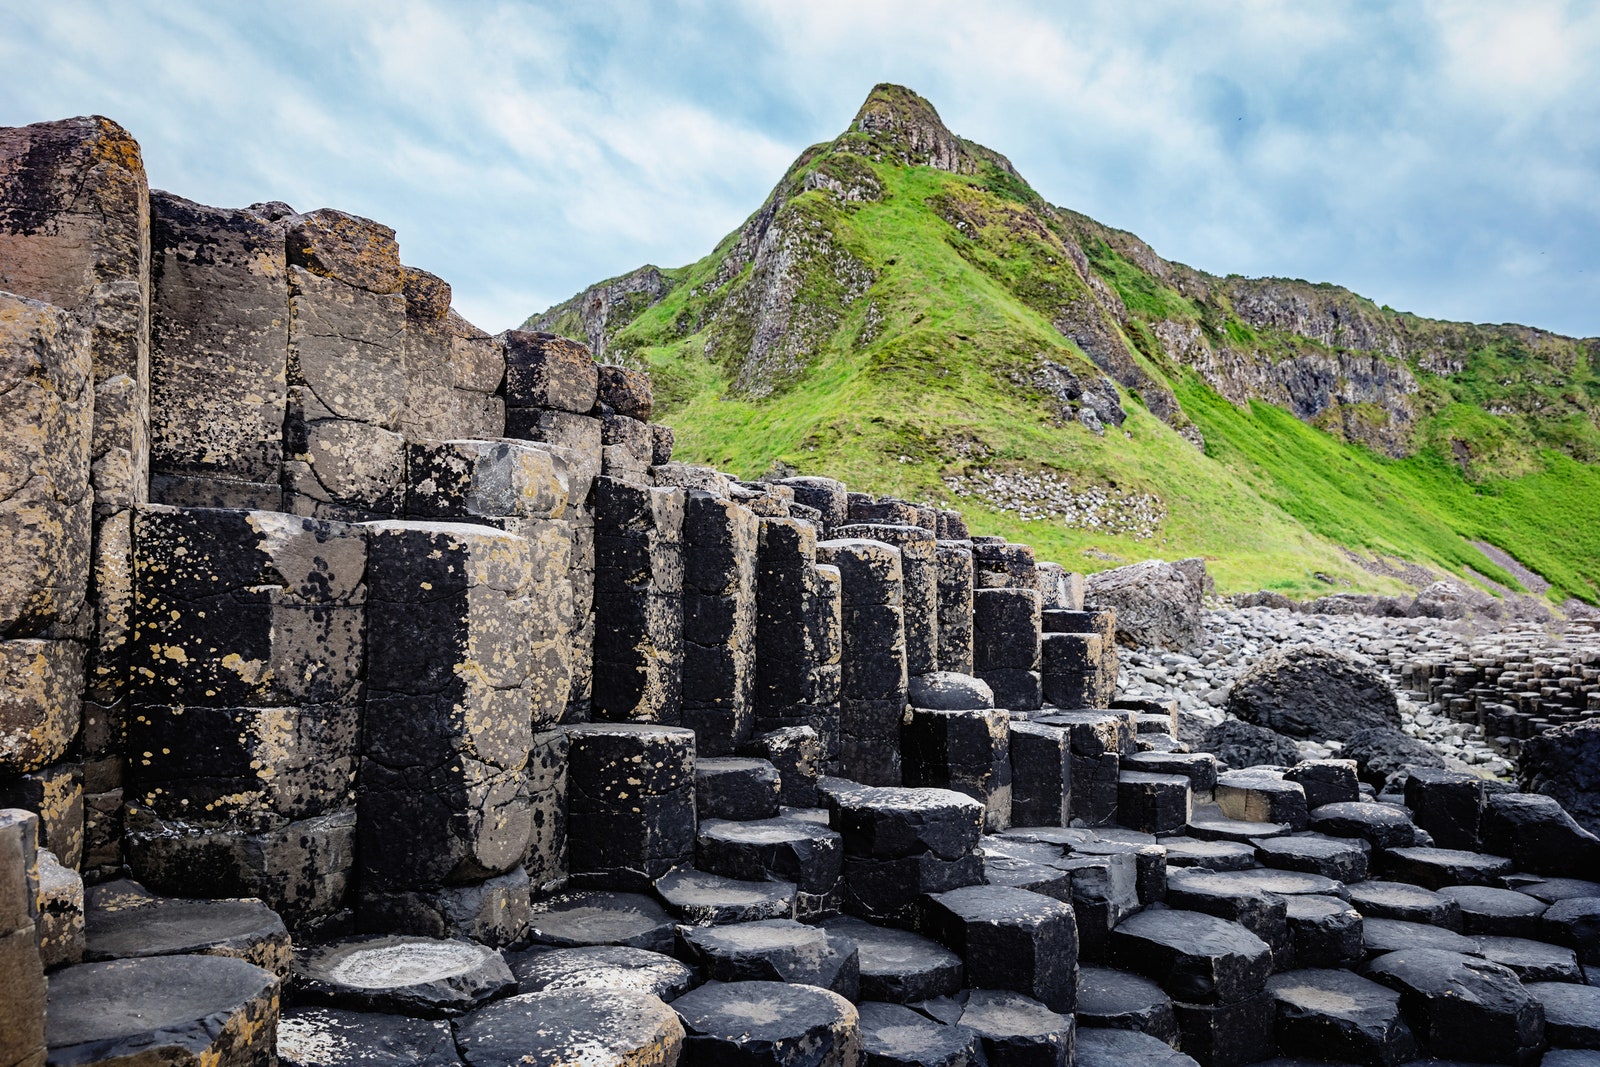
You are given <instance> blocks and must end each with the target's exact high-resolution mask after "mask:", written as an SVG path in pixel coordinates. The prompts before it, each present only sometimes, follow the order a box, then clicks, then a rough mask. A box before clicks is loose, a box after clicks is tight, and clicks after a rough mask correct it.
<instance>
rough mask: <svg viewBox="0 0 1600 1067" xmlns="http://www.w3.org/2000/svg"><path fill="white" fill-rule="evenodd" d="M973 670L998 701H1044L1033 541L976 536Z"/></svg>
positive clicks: (1018, 705)
mask: <svg viewBox="0 0 1600 1067" xmlns="http://www.w3.org/2000/svg"><path fill="white" fill-rule="evenodd" d="M972 561H973V578H974V584H975V586H976V588H975V589H974V590H973V594H972V631H973V657H972V658H973V673H974V674H976V675H977V676H978V677H979V678H982V679H983V680H984V681H985V682H987V683H988V685H989V688H990V689H992V690H993V691H994V702H995V704H996V705H997V706H999V707H1002V708H1008V709H1010V710H1012V711H1032V710H1036V709H1038V708H1039V707H1041V706H1042V705H1043V700H1044V696H1043V691H1042V688H1041V682H1040V677H1039V627H1040V618H1039V580H1038V573H1037V569H1036V567H1035V564H1034V559H1033V548H1032V547H1031V546H1029V545H1015V544H1008V543H1006V541H1005V540H1004V539H1003V538H998V537H976V538H973V540H972Z"/></svg>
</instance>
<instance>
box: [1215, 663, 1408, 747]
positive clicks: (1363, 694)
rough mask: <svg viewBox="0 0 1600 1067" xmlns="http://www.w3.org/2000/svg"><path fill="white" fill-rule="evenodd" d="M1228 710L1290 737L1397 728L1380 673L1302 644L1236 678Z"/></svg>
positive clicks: (1336, 737)
mask: <svg viewBox="0 0 1600 1067" xmlns="http://www.w3.org/2000/svg"><path fill="white" fill-rule="evenodd" d="M1228 710H1229V711H1230V712H1232V713H1233V714H1235V715H1237V716H1238V717H1239V718H1241V719H1243V720H1244V721H1246V722H1250V723H1254V724H1256V725H1257V726H1265V727H1267V728H1268V729H1270V730H1273V731H1276V732H1277V733H1280V734H1285V735H1287V736H1290V737H1297V738H1316V739H1318V740H1331V741H1344V740H1347V739H1348V738H1349V737H1350V735H1351V734H1353V733H1356V732H1357V731H1359V730H1368V729H1382V728H1385V727H1388V728H1397V727H1399V725H1400V708H1399V705H1398V703H1397V702H1396V701H1395V695H1394V690H1392V689H1391V688H1389V685H1388V683H1387V682H1385V681H1384V679H1383V677H1382V676H1381V675H1379V674H1377V673H1376V672H1374V671H1372V670H1369V669H1366V668H1364V667H1361V666H1360V665H1359V664H1357V663H1356V662H1355V661H1354V660H1352V659H1350V658H1349V657H1347V656H1343V655H1340V654H1339V653H1337V652H1333V651H1330V650H1327V649H1320V648H1312V647H1300V648H1290V649H1283V650H1279V651H1274V652H1269V653H1268V654H1267V655H1265V656H1263V657H1262V658H1261V659H1260V660H1258V661H1257V662H1256V663H1255V664H1254V665H1253V666H1252V667H1250V669H1248V670H1247V671H1245V672H1244V673H1243V674H1241V675H1240V676H1239V677H1238V678H1236V679H1235V680H1234V683H1233V688H1232V689H1231V690H1230V691H1229V693H1228Z"/></svg>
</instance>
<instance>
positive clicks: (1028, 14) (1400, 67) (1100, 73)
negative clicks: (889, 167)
mask: <svg viewBox="0 0 1600 1067" xmlns="http://www.w3.org/2000/svg"><path fill="white" fill-rule="evenodd" d="M0 19H3V25H4V26H5V29H4V32H3V33H0V125H16V124H22V123H28V122H37V121H41V120H46V119H52V118H63V117H66V116H69V115H77V114H86V113H94V114H103V115H107V116H109V117H111V118H113V119H115V120H117V121H118V122H120V123H122V125H124V126H125V127H127V128H128V130H129V131H131V132H132V133H133V135H134V136H135V137H136V138H137V139H138V140H139V142H140V144H141V146H142V148H143V153H144V161H145V167H146V170H147V171H148V173H149V177H150V182H151V185H152V187H154V188H162V189H167V190H170V191H172V192H174V193H177V194H179V195H182V196H186V197H188V198H190V199H193V200H199V201H201V202H204V203H209V204H214V205H217V206H224V207H235V206H243V205H246V204H250V203H253V202H256V201H261V200H283V201H287V202H288V203H290V204H291V205H293V206H294V207H295V208H297V209H299V210H303V211H304V210H311V209H313V208H317V207H337V208H341V209H343V210H346V211H350V212H354V213H356V214H359V215H365V216H368V217H370V218H374V219H377V220H379V221H381V222H384V223H386V224H388V225H390V226H392V227H394V228H395V230H396V231H397V232H398V234H399V239H400V246H401V255H402V258H403V259H404V260H405V261H406V262H407V263H409V264H412V265H414V266H417V267H421V268H424V269H426V270H430V271H433V272H434V273H436V274H439V275H441V276H443V277H444V278H445V279H446V280H448V281H450V282H451V283H452V285H453V287H454V294H455V304H456V308H457V310H458V311H460V312H461V313H462V314H464V315H466V316H467V317H468V318H469V319H471V320H472V321H474V322H476V323H477V324H478V325H480V326H482V327H484V328H485V329H488V330H490V331H498V330H500V329H504V328H506V327H509V326H514V325H516V324H517V323H519V322H520V321H521V320H522V319H523V318H525V317H526V316H527V315H529V314H530V313H533V312H536V311H541V310H543V309H544V308H546V307H548V306H550V305H552V304H554V303H557V302H559V301H561V300H564V299H566V298H567V297H569V296H571V295H572V294H573V293H575V292H577V291H579V290H581V289H582V288H584V287H585V286H587V285H589V284H590V283H592V282H595V281H598V280H600V279H603V278H607V277H611V276H614V275H617V274H621V273H624V272H626V271H628V270H631V269H633V268H634V267H637V266H639V265H641V264H644V263H655V264H657V265H659V266H663V267H668V266H679V265H682V264H685V263H689V262H692V261H694V260H696V259H698V258H700V257H701V256H703V255H705V254H706V253H707V252H709V251H710V250H711V248H712V247H713V245H714V244H715V243H716V242H717V240H718V239H719V238H721V237H722V236H723V235H724V234H726V233H728V232H729V231H731V230H733V229H734V228H736V227H737V226H738V225H739V224H740V223H741V222H743V220H744V219H745V218H746V217H747V216H748V215H749V214H750V213H751V212H752V211H754V210H755V209H756V208H757V207H758V206H759V205H760V203H761V201H762V200H763V199H764V198H765V196H766V194H767V192H768V191H769V190H770V189H771V187H772V186H773V185H774V184H775V183H776V182H777V180H778V179H779V178H780V177H781V176H782V174H783V172H784V170H785V169H786V168H787V166H788V165H789V163H790V162H791V161H792V160H793V159H794V157H795V156H797V155H798V154H799V153H800V151H801V150H802V149H804V148H805V147H806V146H808V145H810V144H814V143H817V142H821V141H827V140H830V139H831V138H833V137H835V136H837V135H838V134H839V133H841V132H843V131H844V130H845V129H846V128H847V127H848V125H849V123H850V121H851V119H852V117H853V116H854V114H855V112H856V109H857V108H858V107H859V106H860V104H861V101H862V100H863V99H865V97H866V95H867V93H868V92H869V91H870V89H871V88H872V86H873V85H874V84H875V83H877V82H880V81H890V82H898V83H900V84H904V85H908V86H910V87H911V88H913V89H915V90H916V91H917V92H919V93H921V94H922V95H923V96H925V97H927V98H928V99H929V100H931V101H932V102H933V104H934V105H935V106H936V107H937V108H938V109H939V112H940V114H941V115H942V116H943V118H944V120H945V122H946V124H947V125H948V126H949V127H950V128H951V129H952V130H954V131H955V132H957V133H959V134H961V135H962V136H964V137H967V138H969V139H971V140H974V141H977V142H979V143H981V144H984V145H987V146H988V147H990V148H992V149H995V150H996V151H999V152H1001V153H1004V154H1005V155H1006V156H1008V157H1009V158H1010V159H1011V160H1012V162H1013V163H1015V164H1016V166H1017V168H1018V170H1019V171H1020V172H1021V173H1022V174H1023V176H1024V177H1025V178H1027V179H1028V181H1029V182H1030V183H1031V184H1032V185H1033V187H1034V188H1035V189H1036V190H1038V191H1039V192H1040V193H1041V194H1042V195H1043V196H1044V197H1045V198H1046V199H1047V200H1049V201H1050V202H1052V203H1055V204H1059V205H1062V206H1065V207H1069V208H1072V209H1074V210H1076V211H1081V212H1083V213H1085V214H1088V215H1090V216H1093V217H1094V218H1096V219H1099V220H1100V221H1102V222H1105V223H1108V224H1110V225H1113V226H1117V227H1120V228H1123V229H1127V230H1131V231H1133V232H1134V233H1137V234H1138V235H1139V236H1141V237H1143V238H1144V239H1145V240H1146V241H1148V242H1149V243H1150V244H1151V245H1152V246H1153V247H1154V248H1155V249H1156V250H1157V251H1158V252H1160V253H1161V254H1162V255H1164V256H1166V257H1167V258H1168V259H1173V260H1178V261H1181V262H1184V263H1188V264H1190V265H1192V266H1195V267H1199V268H1201V269H1204V270H1208V271H1211V272H1213V273H1217V274H1227V273H1239V274H1246V275H1276V276H1286V277H1297V278H1305V279H1308V280H1311V281H1330V282H1335V283H1338V284H1340V285H1344V286H1348V287H1349V288H1352V289H1354V290H1356V291H1357V292H1359V293H1361V294H1363V295H1365V296H1368V297H1371V298H1372V299H1373V300H1375V301H1377V302H1378V303H1380V304H1388V305H1390V306H1392V307H1395V308H1397V309H1400V310H1406V311H1413V312H1416V313H1418V314H1423V315H1428V316H1432V317H1437V318H1448V319H1465V320H1471V321H1478V322H1520V323H1524V324H1527V325H1533V326H1539V327H1542V328H1545V329H1549V330H1554V331H1556V332H1559V333H1566V334H1571V335H1576V336H1596V335H1600V64H1597V63H1595V62H1594V61H1593V57H1594V56H1595V55H1597V54H1600V4H1595V3H1592V2H1575V3H1562V2H1552V0H1521V2H1517V3H1503V4H1502V3H1496V2H1492V0H1468V2H1457V0H1414V2H1397V3H1393V4H1382V3H1363V2H1359V0H1317V2H1309V0H1283V2H1279V0H1236V2H1228V3H1224V2H1222V0H1215V2H1209V0H1182V2H1179V0H1140V2H1139V3H1133V4H1130V3H1127V2H1126V0H1111V2H1104V3H1101V2H1070V3H1068V2H1048V3H1047V2H1039V3H1006V2H998V0H996V2H980V0H963V2H953V3H947V2H944V0H878V2H875V0H845V2H839V0H805V2H804V3H796V2H794V0H684V2H681V3H646V2H644V0H636V2H632V3H608V2H603V0H588V2H582V3H572V2H569V3H543V2H520V0H519V2H512V0H505V2H489V0H382V2H381V3H380V2H367V0H320V2H316V3H310V2H301V0H279V2H275V3H272V4H266V3H259V2H253V0H224V2H222V3H217V2H215V0H160V2H159V3H156V2H146V0H102V2H100V3H91V2H86V0H47V2H41V0H0Z"/></svg>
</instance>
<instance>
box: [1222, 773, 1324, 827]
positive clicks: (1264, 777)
mask: <svg viewBox="0 0 1600 1067" xmlns="http://www.w3.org/2000/svg"><path fill="white" fill-rule="evenodd" d="M1216 797H1217V807H1219V808H1221V809H1222V814H1224V815H1226V816H1227V817H1228V818H1230V819H1240V820H1242V821H1245V822H1268V823H1282V824H1283V825H1285V826H1287V827H1288V828H1289V829H1290V830H1304V829H1305V828H1306V823H1307V822H1308V821H1310V816H1309V813H1308V809H1307V808H1306V791H1305V789H1303V788H1302V787H1301V786H1300V784H1299V783H1298V782H1291V781H1289V780H1287V779H1285V778H1284V777H1283V776H1282V775H1281V774H1276V773H1273V772H1271V771H1268V770H1263V769H1255V770H1244V771H1229V772H1228V773H1226V774H1224V775H1222V776H1221V777H1219V778H1218V779H1217V788H1216Z"/></svg>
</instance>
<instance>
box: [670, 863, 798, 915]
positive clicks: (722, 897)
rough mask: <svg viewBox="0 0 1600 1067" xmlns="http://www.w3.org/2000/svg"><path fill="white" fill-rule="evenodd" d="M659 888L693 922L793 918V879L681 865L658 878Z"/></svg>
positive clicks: (674, 906) (674, 907)
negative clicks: (744, 876) (750, 878)
mask: <svg viewBox="0 0 1600 1067" xmlns="http://www.w3.org/2000/svg"><path fill="white" fill-rule="evenodd" d="M656 892H657V893H659V894H660V895H661V899H662V900H664V901H666V903H667V907H668V908H670V909H671V910H672V911H673V912H674V913H675V914H676V915H677V916H678V917H679V918H680V919H682V920H683V921H684V922H686V923H688V924H690V925H691V926H723V925H726V924H728V923H746V922H757V921H759V920H762V919H792V918H794V907H795V887H794V883H793V882H777V881H772V882H746V881H740V880H739V879H736V878H724V877H722V876H721V875H720V874H706V873H705V872H704V871H697V870H695V869H694V868H692V867H678V868H676V869H675V870H672V871H669V872H667V873H666V874H664V875H662V876H661V877H660V878H657V879H656Z"/></svg>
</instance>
